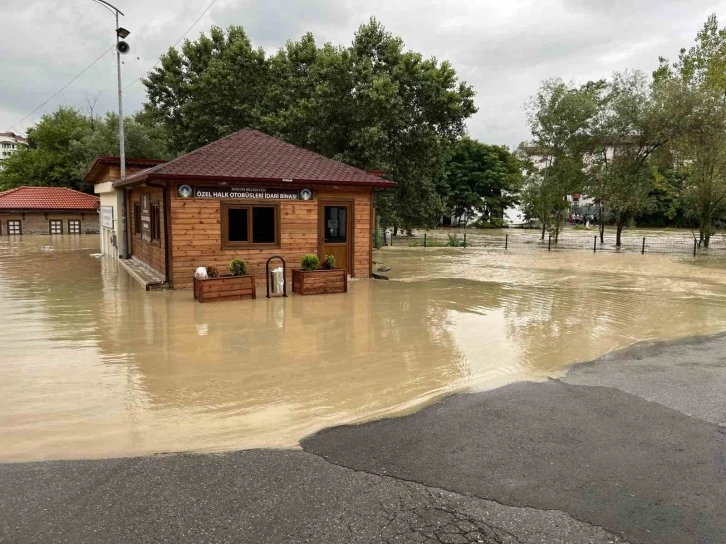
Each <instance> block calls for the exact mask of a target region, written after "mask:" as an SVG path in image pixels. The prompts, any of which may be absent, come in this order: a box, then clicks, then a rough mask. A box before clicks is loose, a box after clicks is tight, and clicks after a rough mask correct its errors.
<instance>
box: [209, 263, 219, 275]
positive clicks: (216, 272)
mask: <svg viewBox="0 0 726 544" xmlns="http://www.w3.org/2000/svg"><path fill="white" fill-rule="evenodd" d="M207 277H208V278H218V277H219V270H217V267H216V266H208V267H207Z"/></svg>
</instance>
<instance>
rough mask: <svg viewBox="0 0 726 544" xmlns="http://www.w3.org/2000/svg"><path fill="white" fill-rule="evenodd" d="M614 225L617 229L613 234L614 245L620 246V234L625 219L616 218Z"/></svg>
mask: <svg viewBox="0 0 726 544" xmlns="http://www.w3.org/2000/svg"><path fill="white" fill-rule="evenodd" d="M615 227H616V229H617V233H616V234H615V246H616V247H620V235H621V234H622V233H623V228H624V227H625V221H621V220H618V221H617V223H616V224H615Z"/></svg>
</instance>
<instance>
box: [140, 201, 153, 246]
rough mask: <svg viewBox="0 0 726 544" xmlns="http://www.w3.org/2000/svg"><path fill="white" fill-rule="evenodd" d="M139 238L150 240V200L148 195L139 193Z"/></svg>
mask: <svg viewBox="0 0 726 544" xmlns="http://www.w3.org/2000/svg"><path fill="white" fill-rule="evenodd" d="M141 239H142V240H143V241H145V242H151V202H150V199H149V195H141Z"/></svg>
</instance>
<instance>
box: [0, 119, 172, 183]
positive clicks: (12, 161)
mask: <svg viewBox="0 0 726 544" xmlns="http://www.w3.org/2000/svg"><path fill="white" fill-rule="evenodd" d="M124 122H125V129H126V155H127V156H128V157H142V158H167V157H168V155H167V153H166V150H165V143H164V142H165V135H164V133H163V129H162V128H161V127H159V126H149V125H147V124H143V123H141V122H139V121H137V120H136V118H133V117H128V118H126V119H125V121H124ZM118 151H119V148H118V116H116V115H114V114H107V115H106V116H105V117H103V118H100V119H99V118H94V117H90V116H87V115H85V114H84V113H82V112H80V111H78V110H75V109H73V108H66V107H60V108H58V109H57V110H56V111H55V112H53V113H51V114H47V115H44V116H43V117H42V119H41V121H40V122H39V123H38V124H37V125H35V126H34V127H33V128H31V129H29V130H28V145H27V147H25V148H22V149H21V150H20V151H18V152H17V153H15V154H13V155H11V156H10V157H8V159H7V160H5V161H4V163H3V164H4V168H3V170H1V171H0V190H5V189H10V188H13V187H18V186H21V185H40V186H51V187H70V188H72V189H76V190H85V191H89V192H90V191H91V190H92V188H91V187H87V186H84V184H83V181H82V180H83V176H84V175H85V173H86V169H87V168H88V165H89V164H90V162H91V160H92V159H93V158H94V157H95V156H97V155H113V156H118Z"/></svg>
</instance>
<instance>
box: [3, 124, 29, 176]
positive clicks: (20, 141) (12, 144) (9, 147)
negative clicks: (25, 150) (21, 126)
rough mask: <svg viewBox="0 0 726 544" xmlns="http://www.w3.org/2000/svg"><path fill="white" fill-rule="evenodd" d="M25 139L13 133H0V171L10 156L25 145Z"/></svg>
mask: <svg viewBox="0 0 726 544" xmlns="http://www.w3.org/2000/svg"><path fill="white" fill-rule="evenodd" d="M26 143H27V142H26V140H25V138H23V137H22V136H20V135H19V134H15V133H14V132H0V169H2V167H3V162H4V161H6V160H7V158H8V157H10V155H12V154H13V153H17V151H18V149H20V148H21V147H23V146H24V145H25V144H26Z"/></svg>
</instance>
